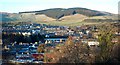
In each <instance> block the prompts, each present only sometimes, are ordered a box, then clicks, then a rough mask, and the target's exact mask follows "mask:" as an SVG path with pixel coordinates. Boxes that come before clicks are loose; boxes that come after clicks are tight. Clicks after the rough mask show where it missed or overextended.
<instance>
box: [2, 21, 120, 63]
mask: <svg viewBox="0 0 120 65" xmlns="http://www.w3.org/2000/svg"><path fill="white" fill-rule="evenodd" d="M112 26H113V27H112ZM118 26H120V25H119V24H118V23H109V24H108V25H107V24H105V25H81V26H75V27H72V26H71V27H70V26H53V25H46V24H38V23H32V22H19V23H2V42H3V43H1V45H2V58H3V60H2V63H39V64H40V63H55V62H58V61H60V58H64V57H65V56H66V55H65V54H66V53H67V51H65V50H64V49H65V48H68V50H69V48H70V50H72V48H73V49H76V48H79V47H80V49H81V48H83V47H86V48H87V49H89V50H92V51H93V50H94V53H92V52H89V53H87V52H85V49H84V48H83V49H81V50H80V52H81V53H82V51H83V52H85V53H83V56H86V57H87V56H89V57H90V58H93V56H94V54H95V53H99V51H100V50H101V39H102V34H101V33H103V32H104V33H106V35H107V34H108V35H109V34H110V35H111V33H110V31H111V32H112V34H113V36H114V37H112V36H111V38H110V40H109V38H108V39H107V40H108V41H109V42H110V43H112V44H116V43H119V42H120V41H119V38H120V32H119V30H118ZM102 27H103V28H102ZM105 27H106V28H105ZM109 27H112V28H109ZM103 29H104V30H103ZM109 29H110V30H109ZM103 38H104V37H103ZM106 43H107V42H106ZM95 50H96V51H95ZM78 52H79V51H78ZM63 53H65V54H63ZM70 53H73V52H72V51H70ZM75 53H76V54H77V52H75ZM8 54H9V55H8ZM71 55H72V54H71ZM56 57H57V58H56ZM70 57H71V56H70ZM83 60H85V59H83ZM60 62H62V61H60ZM71 62H72V60H71ZM81 62H85V61H81ZM89 62H93V61H89ZM73 63H74V62H73Z"/></svg>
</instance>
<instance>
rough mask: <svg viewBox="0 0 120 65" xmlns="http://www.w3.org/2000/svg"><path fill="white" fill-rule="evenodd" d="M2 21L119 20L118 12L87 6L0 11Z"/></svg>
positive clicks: (72, 21) (69, 21)
mask: <svg viewBox="0 0 120 65" xmlns="http://www.w3.org/2000/svg"><path fill="white" fill-rule="evenodd" d="M0 15H2V16H0V18H2V22H36V23H45V24H55V25H57V24H59V25H71V24H73V23H74V24H77V23H81V22H82V23H83V22H87V23H89V22H101V21H103V22H106V21H107V22H109V21H110V22H113V21H116V20H118V16H117V15H116V14H112V13H108V12H102V11H96V10H91V9H87V8H68V9H64V8H53V9H46V10H40V11H26V12H19V13H5V12H1V13H0Z"/></svg>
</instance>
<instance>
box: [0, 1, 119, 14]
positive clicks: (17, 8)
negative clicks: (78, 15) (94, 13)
mask: <svg viewBox="0 0 120 65" xmlns="http://www.w3.org/2000/svg"><path fill="white" fill-rule="evenodd" d="M118 2H119V0H0V11H1V12H9V13H18V12H24V11H38V10H44V9H49V8H72V7H83V8H88V9H92V10H98V11H106V12H110V13H115V14H117V13H118Z"/></svg>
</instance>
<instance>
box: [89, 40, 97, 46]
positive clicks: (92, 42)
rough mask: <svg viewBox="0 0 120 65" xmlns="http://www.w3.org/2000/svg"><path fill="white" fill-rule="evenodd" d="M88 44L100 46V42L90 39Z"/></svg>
mask: <svg viewBox="0 0 120 65" xmlns="http://www.w3.org/2000/svg"><path fill="white" fill-rule="evenodd" d="M88 46H99V42H97V41H89V42H88Z"/></svg>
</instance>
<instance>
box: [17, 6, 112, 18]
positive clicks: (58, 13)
mask: <svg viewBox="0 0 120 65" xmlns="http://www.w3.org/2000/svg"><path fill="white" fill-rule="evenodd" d="M19 13H20V14H22V13H34V14H35V15H40V14H45V15H47V16H48V17H52V18H55V19H60V18H62V17H63V16H69V15H74V14H82V15H85V16H89V17H91V16H103V15H111V13H107V12H101V11H96V10H90V9H87V8H68V9H64V8H52V9H46V10H41V11H27V12H19Z"/></svg>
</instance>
